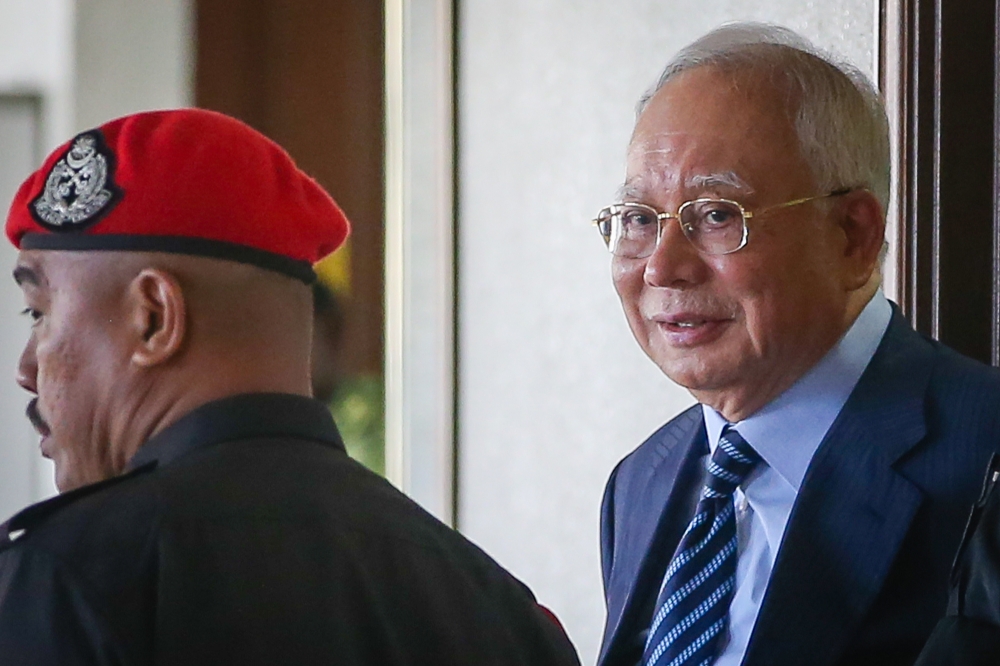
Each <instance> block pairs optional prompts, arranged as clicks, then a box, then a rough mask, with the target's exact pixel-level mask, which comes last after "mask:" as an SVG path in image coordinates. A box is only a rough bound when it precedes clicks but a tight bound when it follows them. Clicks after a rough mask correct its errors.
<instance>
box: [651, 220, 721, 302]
mask: <svg viewBox="0 0 1000 666" xmlns="http://www.w3.org/2000/svg"><path fill="white" fill-rule="evenodd" d="M661 224H662V225H663V226H662V227H661V230H660V238H659V241H658V242H657V244H656V247H655V248H653V254H651V255H649V258H648V259H647V260H646V270H645V271H644V272H643V280H645V282H646V284H648V285H649V286H651V287H671V288H675V289H681V288H684V287H685V286H690V285H694V284H698V283H700V282H703V281H704V280H705V278H706V277H707V275H708V270H709V267H708V265H707V264H706V263H705V260H704V257H702V255H701V253H700V252H698V250H697V248H695V246H694V245H692V244H691V241H689V240H688V239H687V237H686V236H685V235H684V231H683V230H682V229H681V225H680V224H679V223H678V222H677V220H675V219H666V220H663V221H662V223H661Z"/></svg>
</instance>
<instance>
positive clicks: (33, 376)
mask: <svg viewBox="0 0 1000 666" xmlns="http://www.w3.org/2000/svg"><path fill="white" fill-rule="evenodd" d="M37 379H38V360H37V359H36V357H35V336H34V335H32V336H31V337H30V338H29V339H28V343H27V344H26V345H25V346H24V351H22V352H21V358H20V359H19V360H18V362H17V375H16V380H17V384H18V386H20V387H21V388H23V389H24V390H25V391H28V392H30V393H38V387H37V385H36V381H37Z"/></svg>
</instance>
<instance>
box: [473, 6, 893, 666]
mask: <svg viewBox="0 0 1000 666" xmlns="http://www.w3.org/2000/svg"><path fill="white" fill-rule="evenodd" d="M876 6H877V3H876V2H874V0H830V2H826V3H812V2H810V3H804V2H800V1H799V0H762V1H760V2H755V3H746V2H736V1H735V0H731V1H729V0H673V1H672V2H664V1H663V0H621V1H619V2H614V3H611V2H606V1H604V0H544V1H539V0H507V1H506V2H495V1H491V0H468V1H466V2H462V3H461V7H460V11H459V16H460V25H459V31H460V32H459V37H460V39H459V62H458V66H459V72H460V79H459V96H458V119H459V125H458V127H459V132H460V133H459V142H458V151H459V160H460V163H459V164H460V168H459V211H458V212H459V222H458V223H459V236H460V245H459V272H458V280H459V293H460V303H459V328H458V332H459V333H458V335H459V351H460V358H459V367H460V377H459V387H460V394H459V421H458V423H459V433H460V441H459V451H460V455H459V461H458V468H459V470H460V495H459V520H458V524H459V527H460V529H461V530H462V531H463V532H465V533H466V534H467V535H468V536H469V537H471V538H472V539H473V540H475V541H477V542H478V543H479V544H480V545H482V546H483V547H484V548H485V549H486V550H487V551H489V552H490V553H491V554H493V555H494V556H495V557H496V558H497V559H498V560H499V561H500V562H502V563H503V564H504V565H506V566H508V567H510V569H511V570H512V571H513V572H514V573H515V574H516V575H518V576H520V577H522V578H523V579H524V580H525V581H526V582H527V583H528V584H529V585H530V586H531V587H532V588H533V589H534V590H535V592H536V593H537V595H538V596H539V598H540V600H541V601H542V603H544V604H547V605H549V606H550V607H552V608H553V609H554V610H555V611H556V613H557V614H558V615H559V616H560V617H561V618H562V620H563V621H564V622H565V624H566V626H567V628H568V630H569V633H570V635H571V637H572V638H573V640H574V641H575V642H576V644H577V645H578V646H579V649H580V651H581V656H582V657H583V660H584V663H592V662H593V661H594V659H595V657H596V654H597V647H598V644H599V641H600V635H601V630H602V626H603V620H604V605H603V598H602V594H601V583H600V569H599V556H598V507H599V505H600V500H601V493H602V490H603V487H604V482H605V480H606V478H607V476H608V474H609V473H610V471H611V469H612V467H613V466H614V464H615V463H616V462H617V461H618V460H619V459H620V458H621V457H622V456H623V455H625V454H626V453H627V452H628V451H630V450H631V449H632V448H634V447H635V446H636V445H638V444H639V443H640V442H641V441H642V440H643V439H644V438H645V437H646V436H647V435H648V434H649V433H650V432H652V431H653V430H654V429H656V428H657V427H658V426H659V425H660V424H662V423H663V422H665V421H666V420H667V419H669V418H670V417H671V416H673V415H674V414H676V413H677V412H679V411H680V410H681V409H682V408H684V407H685V406H687V405H688V404H690V403H691V402H692V400H691V398H690V397H689V396H688V395H687V394H686V392H685V391H683V390H681V389H679V388H678V387H676V386H674V385H672V384H671V383H670V382H668V381H667V380H666V379H665V378H664V377H663V376H662V375H661V374H660V373H659V372H658V371H657V369H656V368H655V367H654V366H653V365H652V363H650V362H649V361H648V360H647V359H646V358H645V357H644V356H643V355H642V353H641V352H640V350H639V349H638V347H637V346H636V344H635V342H634V341H633V339H632V337H631V334H630V333H629V331H628V329H627V327H626V324H625V320H624V317H623V315H622V313H621V309H620V306H619V304H618V302H617V297H616V295H615V294H614V291H613V290H612V287H611V283H610V278H609V270H608V256H607V252H606V250H605V249H604V246H603V244H602V242H601V241H600V239H599V238H598V236H597V234H596V233H595V232H594V230H593V229H592V228H591V226H590V224H589V221H590V219H591V218H592V217H593V215H594V213H595V212H596V211H597V209H598V208H599V207H600V206H602V205H604V204H606V203H609V202H610V199H611V198H612V197H613V196H614V193H615V190H616V187H617V186H618V184H619V183H620V179H621V178H622V175H623V166H624V149H625V144H626V142H627V140H628V136H629V133H630V131H631V127H632V120H633V108H634V104H635V102H636V100H637V98H638V97H639V95H640V93H642V92H643V90H644V89H646V88H647V87H648V86H649V85H650V84H651V83H652V82H653V81H654V79H655V77H656V76H657V74H658V72H659V70H660V68H661V67H662V66H663V65H664V64H665V62H666V60H667V59H668V58H669V57H670V56H671V55H672V53H673V52H674V51H676V50H677V49H678V48H679V47H680V46H682V45H683V44H685V43H687V42H688V41H690V40H691V39H693V38H694V37H695V36H697V35H699V34H701V33H703V32H705V31H707V30H708V29H710V28H712V27H714V26H716V25H718V24H719V23H722V22H724V21H727V20H734V19H756V20H766V21H772V22H779V23H783V24H785V25H788V26H789V27H791V28H794V29H797V30H799V31H801V32H803V33H804V34H805V35H806V36H807V37H810V38H812V39H814V40H815V41H816V42H817V43H818V44H819V45H820V46H823V47H826V48H829V49H832V50H835V51H837V52H839V53H841V54H843V55H844V56H846V57H848V58H849V59H851V60H853V61H854V62H855V63H856V64H857V65H858V66H859V67H861V69H862V70H864V71H867V72H871V71H873V47H874V44H875V42H876V35H877V29H876V26H875V23H874V16H875V7H876Z"/></svg>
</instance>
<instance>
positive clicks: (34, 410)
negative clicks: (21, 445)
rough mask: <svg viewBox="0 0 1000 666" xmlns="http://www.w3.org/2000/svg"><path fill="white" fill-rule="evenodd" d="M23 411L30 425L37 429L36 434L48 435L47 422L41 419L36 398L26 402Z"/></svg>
mask: <svg viewBox="0 0 1000 666" xmlns="http://www.w3.org/2000/svg"><path fill="white" fill-rule="evenodd" d="M24 412H25V414H27V415H28V420H29V421H31V425H32V426H34V428H35V430H37V431H38V434H40V435H41V436H42V437H48V436H49V424H48V423H46V422H45V419H43V418H42V415H41V414H40V413H39V412H38V398H33V399H32V400H31V402H29V403H28V408H27V409H26V410H24Z"/></svg>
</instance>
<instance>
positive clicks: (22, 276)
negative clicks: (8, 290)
mask: <svg viewBox="0 0 1000 666" xmlns="http://www.w3.org/2000/svg"><path fill="white" fill-rule="evenodd" d="M14 282H16V283H17V284H18V285H23V284H30V285H32V286H34V287H40V286H42V280H41V278H40V277H39V275H38V273H37V272H36V271H35V269H33V268H28V267H27V266H17V267H16V268H14Z"/></svg>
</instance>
